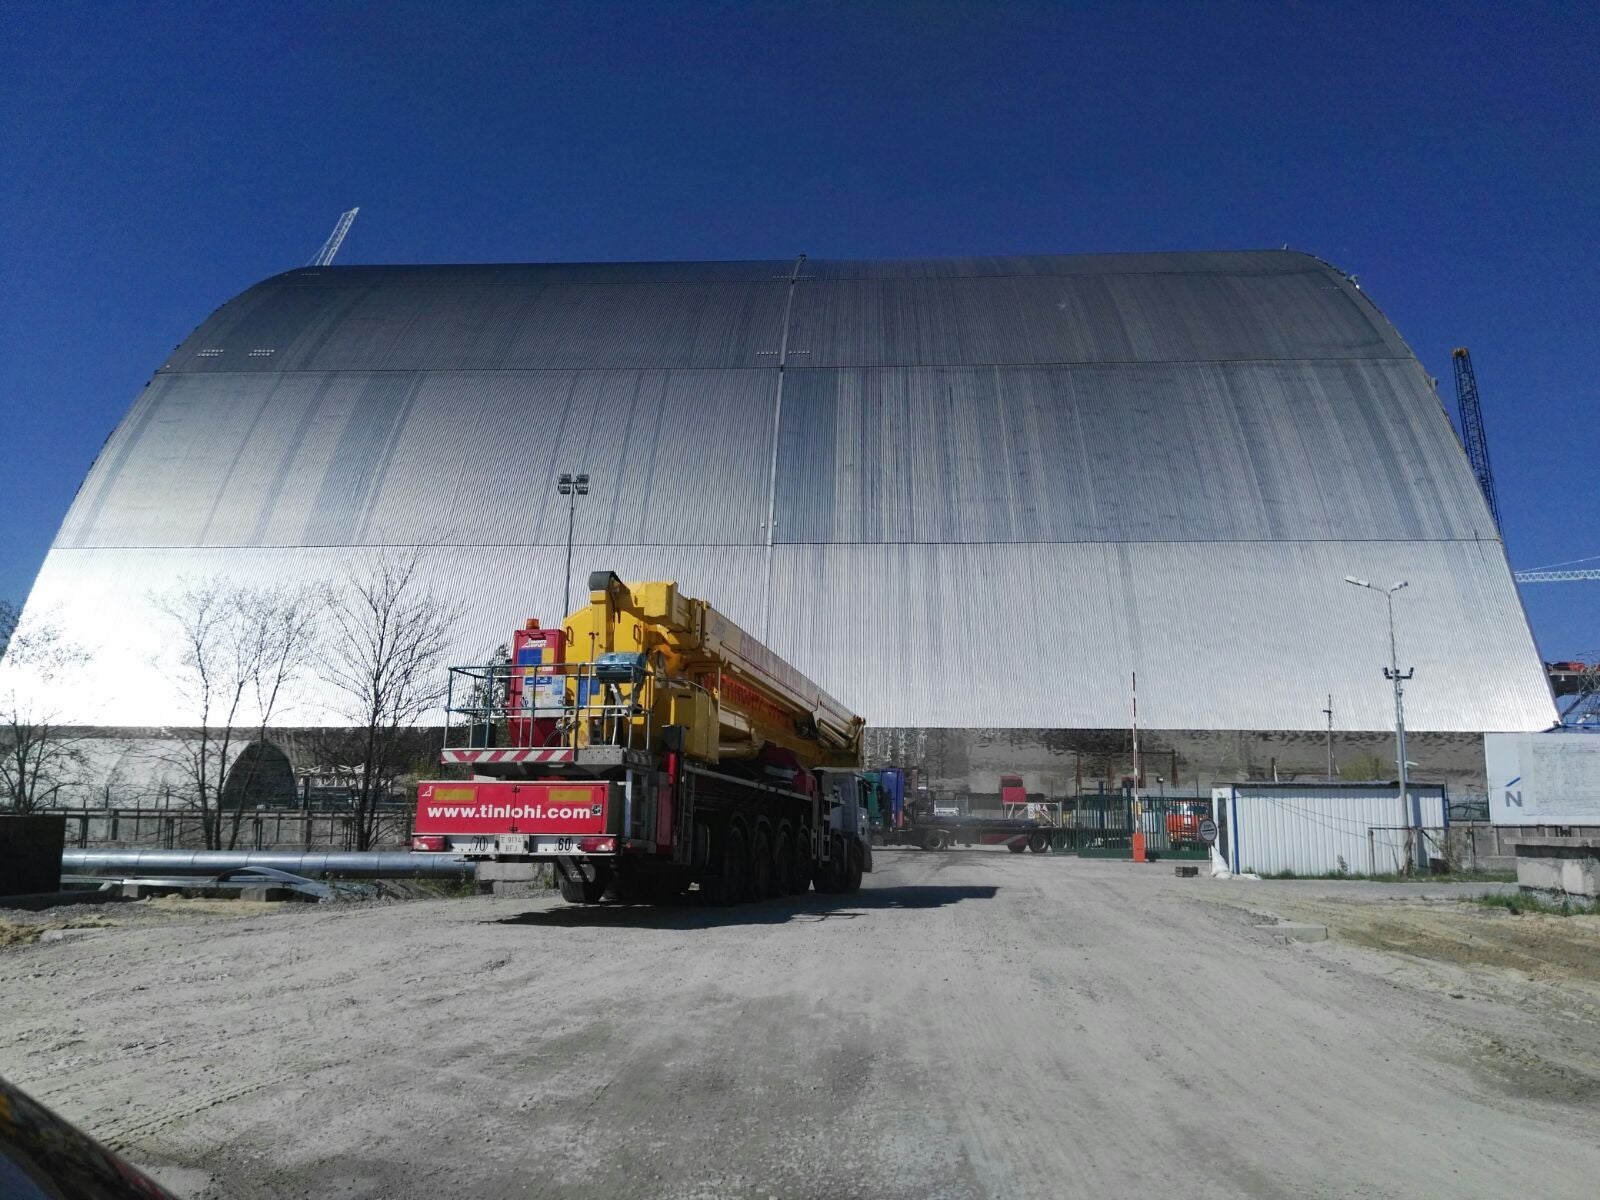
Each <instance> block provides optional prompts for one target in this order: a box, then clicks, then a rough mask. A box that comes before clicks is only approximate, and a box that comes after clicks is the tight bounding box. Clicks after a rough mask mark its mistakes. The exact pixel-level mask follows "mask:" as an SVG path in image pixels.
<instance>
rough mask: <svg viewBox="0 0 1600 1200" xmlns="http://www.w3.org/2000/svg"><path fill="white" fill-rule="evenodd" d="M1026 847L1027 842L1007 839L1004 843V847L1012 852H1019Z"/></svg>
mask: <svg viewBox="0 0 1600 1200" xmlns="http://www.w3.org/2000/svg"><path fill="white" fill-rule="evenodd" d="M1027 848H1028V843H1027V842H1023V841H1009V842H1007V843H1006V849H1007V850H1009V851H1011V853H1013V854H1021V853H1022V852H1023V851H1024V850H1026V849H1027Z"/></svg>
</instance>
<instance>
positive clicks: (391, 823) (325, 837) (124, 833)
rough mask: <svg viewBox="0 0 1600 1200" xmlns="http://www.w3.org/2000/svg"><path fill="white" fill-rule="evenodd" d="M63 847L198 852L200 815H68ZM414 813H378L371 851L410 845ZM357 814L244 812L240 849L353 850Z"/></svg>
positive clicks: (227, 817)
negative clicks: (121, 847) (66, 843)
mask: <svg viewBox="0 0 1600 1200" xmlns="http://www.w3.org/2000/svg"><path fill="white" fill-rule="evenodd" d="M65 816H66V818H67V842H68V844H70V845H75V846H77V847H78V848H79V849H80V850H86V849H88V848H89V847H91V846H125V847H127V848H129V849H140V848H147V849H152V850H201V849H204V848H205V844H206V839H205V828H204V826H203V825H202V823H201V821H200V814H199V813H197V812H193V811H191V810H187V809H170V808H94V809H81V810H68V811H67V812H66V813H65ZM414 816H415V812H414V810H413V809H411V808H410V807H406V808H394V809H389V808H385V809H381V810H379V812H378V814H377V817H376V828H375V830H374V834H373V841H372V847H371V848H372V849H380V848H383V847H393V848H406V849H409V848H410V846H411V826H412V820H413V818H414ZM232 833H233V814H232V813H231V812H230V813H225V814H223V818H222V844H223V846H224V847H225V848H226V847H227V846H228V842H229V839H230V838H231V836H232ZM356 845H357V838H356V815H355V814H354V813H352V812H350V811H349V810H348V809H333V810H328V809H321V810H314V811H309V812H308V811H306V810H304V809H278V808H260V809H251V810H248V811H246V812H245V814H244V816H243V818H242V819H241V820H240V822H239V840H238V842H237V843H236V844H235V846H234V847H233V848H234V849H238V850H354V849H355V848H356Z"/></svg>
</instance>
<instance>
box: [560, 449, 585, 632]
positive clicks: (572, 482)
mask: <svg viewBox="0 0 1600 1200" xmlns="http://www.w3.org/2000/svg"><path fill="white" fill-rule="evenodd" d="M556 491H558V492H560V493H561V494H562V495H563V496H565V497H566V498H567V572H566V575H565V577H564V578H565V580H566V584H565V587H564V589H563V591H562V593H561V620H562V622H563V623H565V621H566V619H567V614H568V613H570V612H571V611H572V530H573V524H574V522H575V521H576V520H577V516H578V497H579V496H587V495H588V494H589V476H588V475H587V474H583V473H581V472H580V473H579V474H577V475H569V474H567V473H565V472H563V473H562V474H560V475H557V476H556Z"/></svg>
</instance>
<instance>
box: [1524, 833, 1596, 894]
mask: <svg viewBox="0 0 1600 1200" xmlns="http://www.w3.org/2000/svg"><path fill="white" fill-rule="evenodd" d="M1517 886H1518V887H1522V888H1530V889H1533V890H1536V891H1541V892H1564V893H1566V894H1567V895H1569V896H1586V897H1589V898H1591V899H1593V898H1596V897H1600V842H1597V841H1595V840H1592V839H1588V838H1530V839H1527V840H1526V841H1524V842H1521V843H1519V844H1518V845H1517Z"/></svg>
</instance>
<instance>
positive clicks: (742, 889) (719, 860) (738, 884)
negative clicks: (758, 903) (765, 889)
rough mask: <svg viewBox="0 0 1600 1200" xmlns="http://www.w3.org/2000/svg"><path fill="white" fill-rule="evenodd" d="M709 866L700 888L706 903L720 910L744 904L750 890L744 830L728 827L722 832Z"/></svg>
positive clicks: (748, 855)
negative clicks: (731, 905)
mask: <svg viewBox="0 0 1600 1200" xmlns="http://www.w3.org/2000/svg"><path fill="white" fill-rule="evenodd" d="M711 866H712V870H711V872H710V875H709V877H708V878H707V880H706V882H705V884H704V885H703V890H704V892H705V893H706V899H707V900H708V901H709V902H710V903H712V904H715V905H717V906H719V907H722V906H725V905H729V904H741V903H743V902H744V901H745V899H746V898H747V896H748V892H749V888H750V853H749V850H748V848H747V847H746V844H745V838H744V828H743V826H740V825H730V826H728V828H727V829H726V830H725V831H724V832H723V834H722V837H721V838H720V839H718V844H717V855H716V858H715V860H714V861H713V862H712V864H711Z"/></svg>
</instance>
